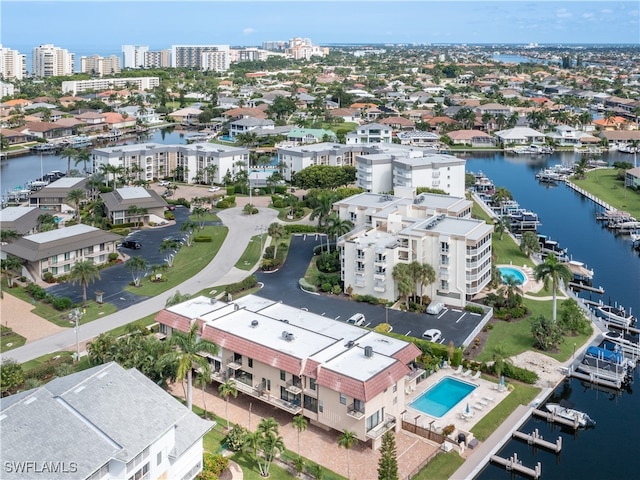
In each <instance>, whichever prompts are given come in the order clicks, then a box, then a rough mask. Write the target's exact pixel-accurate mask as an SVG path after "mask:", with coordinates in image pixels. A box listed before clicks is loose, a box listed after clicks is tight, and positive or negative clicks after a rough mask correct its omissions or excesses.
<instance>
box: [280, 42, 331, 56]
mask: <svg viewBox="0 0 640 480" xmlns="http://www.w3.org/2000/svg"><path fill="white" fill-rule="evenodd" d="M285 53H287V54H289V55H290V56H291V57H293V58H294V59H295V60H310V59H311V57H314V56H316V57H325V56H327V55H328V54H329V49H328V48H326V47H319V46H318V45H313V44H312V43H311V39H309V38H299V37H294V38H292V39H291V40H289V47H288V48H287V49H286V50H285Z"/></svg>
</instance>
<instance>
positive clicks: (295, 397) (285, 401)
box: [156, 295, 424, 448]
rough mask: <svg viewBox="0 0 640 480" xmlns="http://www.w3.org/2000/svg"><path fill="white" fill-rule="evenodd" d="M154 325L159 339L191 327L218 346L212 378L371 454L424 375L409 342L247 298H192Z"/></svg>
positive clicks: (159, 317) (396, 423) (395, 427)
mask: <svg viewBox="0 0 640 480" xmlns="http://www.w3.org/2000/svg"><path fill="white" fill-rule="evenodd" d="M156 321H157V322H158V323H159V324H160V331H161V332H162V333H165V334H166V335H171V334H172V332H173V331H174V330H178V331H183V332H184V331H186V330H187V329H188V328H189V326H190V325H191V324H192V322H193V321H195V322H197V323H198V325H199V326H200V328H199V330H200V332H199V334H200V335H201V337H202V338H203V339H204V340H208V341H211V342H213V343H215V344H216V345H218V346H219V347H220V351H219V352H218V354H216V355H207V357H208V358H209V362H210V363H211V367H212V368H211V370H212V371H213V372H214V374H213V376H212V379H213V380H215V381H217V382H224V381H226V380H231V381H232V382H234V383H235V385H236V387H237V389H238V391H240V392H242V393H244V394H245V395H249V396H250V397H253V399H254V401H260V402H264V403H266V404H267V405H270V406H272V407H275V408H278V409H279V410H283V411H285V412H287V413H289V414H291V415H292V416H293V415H296V414H300V415H304V416H305V417H306V418H308V419H309V420H310V422H311V423H312V424H314V425H319V426H321V427H322V428H324V429H328V428H332V429H335V430H338V431H340V432H342V431H343V430H345V429H348V430H350V431H352V432H354V434H355V436H356V437H357V438H358V439H359V440H360V441H362V442H367V444H368V445H369V446H371V447H372V448H378V446H379V445H380V442H381V438H382V435H383V434H384V432H386V431H388V430H396V431H398V430H399V429H400V427H401V420H402V414H403V412H404V410H405V396H406V392H407V391H410V389H411V388H412V387H415V385H416V383H417V382H419V381H421V380H422V378H423V374H424V370H422V369H418V368H415V367H414V366H413V362H414V361H415V359H416V358H417V357H418V356H419V355H420V350H419V349H418V348H417V347H416V346H415V345H413V344H412V343H409V342H405V341H403V340H399V339H396V338H392V337H388V336H385V335H381V334H379V333H376V332H373V331H370V330H365V329H363V328H360V327H356V326H354V325H349V324H347V323H345V322H342V321H337V320H333V319H330V318H326V317H323V316H321V315H318V314H315V313H311V312H308V311H306V310H300V309H297V308H294V307H291V306H289V305H286V304H283V303H282V302H277V301H273V300H268V299H266V298H262V297H258V296H255V295H248V296H245V297H242V298H239V299H237V300H235V301H234V302H233V303H226V302H221V301H216V300H215V299H210V298H207V297H203V296H200V297H197V298H194V299H191V300H188V301H186V302H183V303H180V304H178V305H175V306H172V307H168V308H166V309H164V310H162V311H161V312H160V313H159V314H158V315H157V316H156Z"/></svg>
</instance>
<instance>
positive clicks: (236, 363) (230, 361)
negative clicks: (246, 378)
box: [225, 356, 242, 370]
mask: <svg viewBox="0 0 640 480" xmlns="http://www.w3.org/2000/svg"><path fill="white" fill-rule="evenodd" d="M225 363H226V365H227V367H229V368H231V369H232V370H238V369H240V368H242V359H240V360H236V357H234V356H231V357H229V358H227V360H226V361H225Z"/></svg>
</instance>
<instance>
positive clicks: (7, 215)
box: [0, 207, 48, 235]
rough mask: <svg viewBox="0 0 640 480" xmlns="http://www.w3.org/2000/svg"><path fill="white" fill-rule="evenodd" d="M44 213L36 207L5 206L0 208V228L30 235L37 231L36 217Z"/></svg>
mask: <svg viewBox="0 0 640 480" xmlns="http://www.w3.org/2000/svg"><path fill="white" fill-rule="evenodd" d="M45 213H48V212H47V211H46V210H42V209H41V208H38V207H5V208H3V209H2V210H0V230H3V231H9V230H13V231H15V232H16V233H17V234H18V235H31V234H33V233H36V232H37V231H38V217H39V216H40V215H43V214H45Z"/></svg>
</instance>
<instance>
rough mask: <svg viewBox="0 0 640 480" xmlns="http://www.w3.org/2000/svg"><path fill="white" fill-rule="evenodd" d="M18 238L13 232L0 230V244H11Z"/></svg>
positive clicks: (16, 233)
mask: <svg viewBox="0 0 640 480" xmlns="http://www.w3.org/2000/svg"><path fill="white" fill-rule="evenodd" d="M18 237H20V235H19V234H18V232H16V231H15V230H9V229H3V230H0V242H2V243H5V242H6V243H11V241H12V240H15V239H16V238H18Z"/></svg>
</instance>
